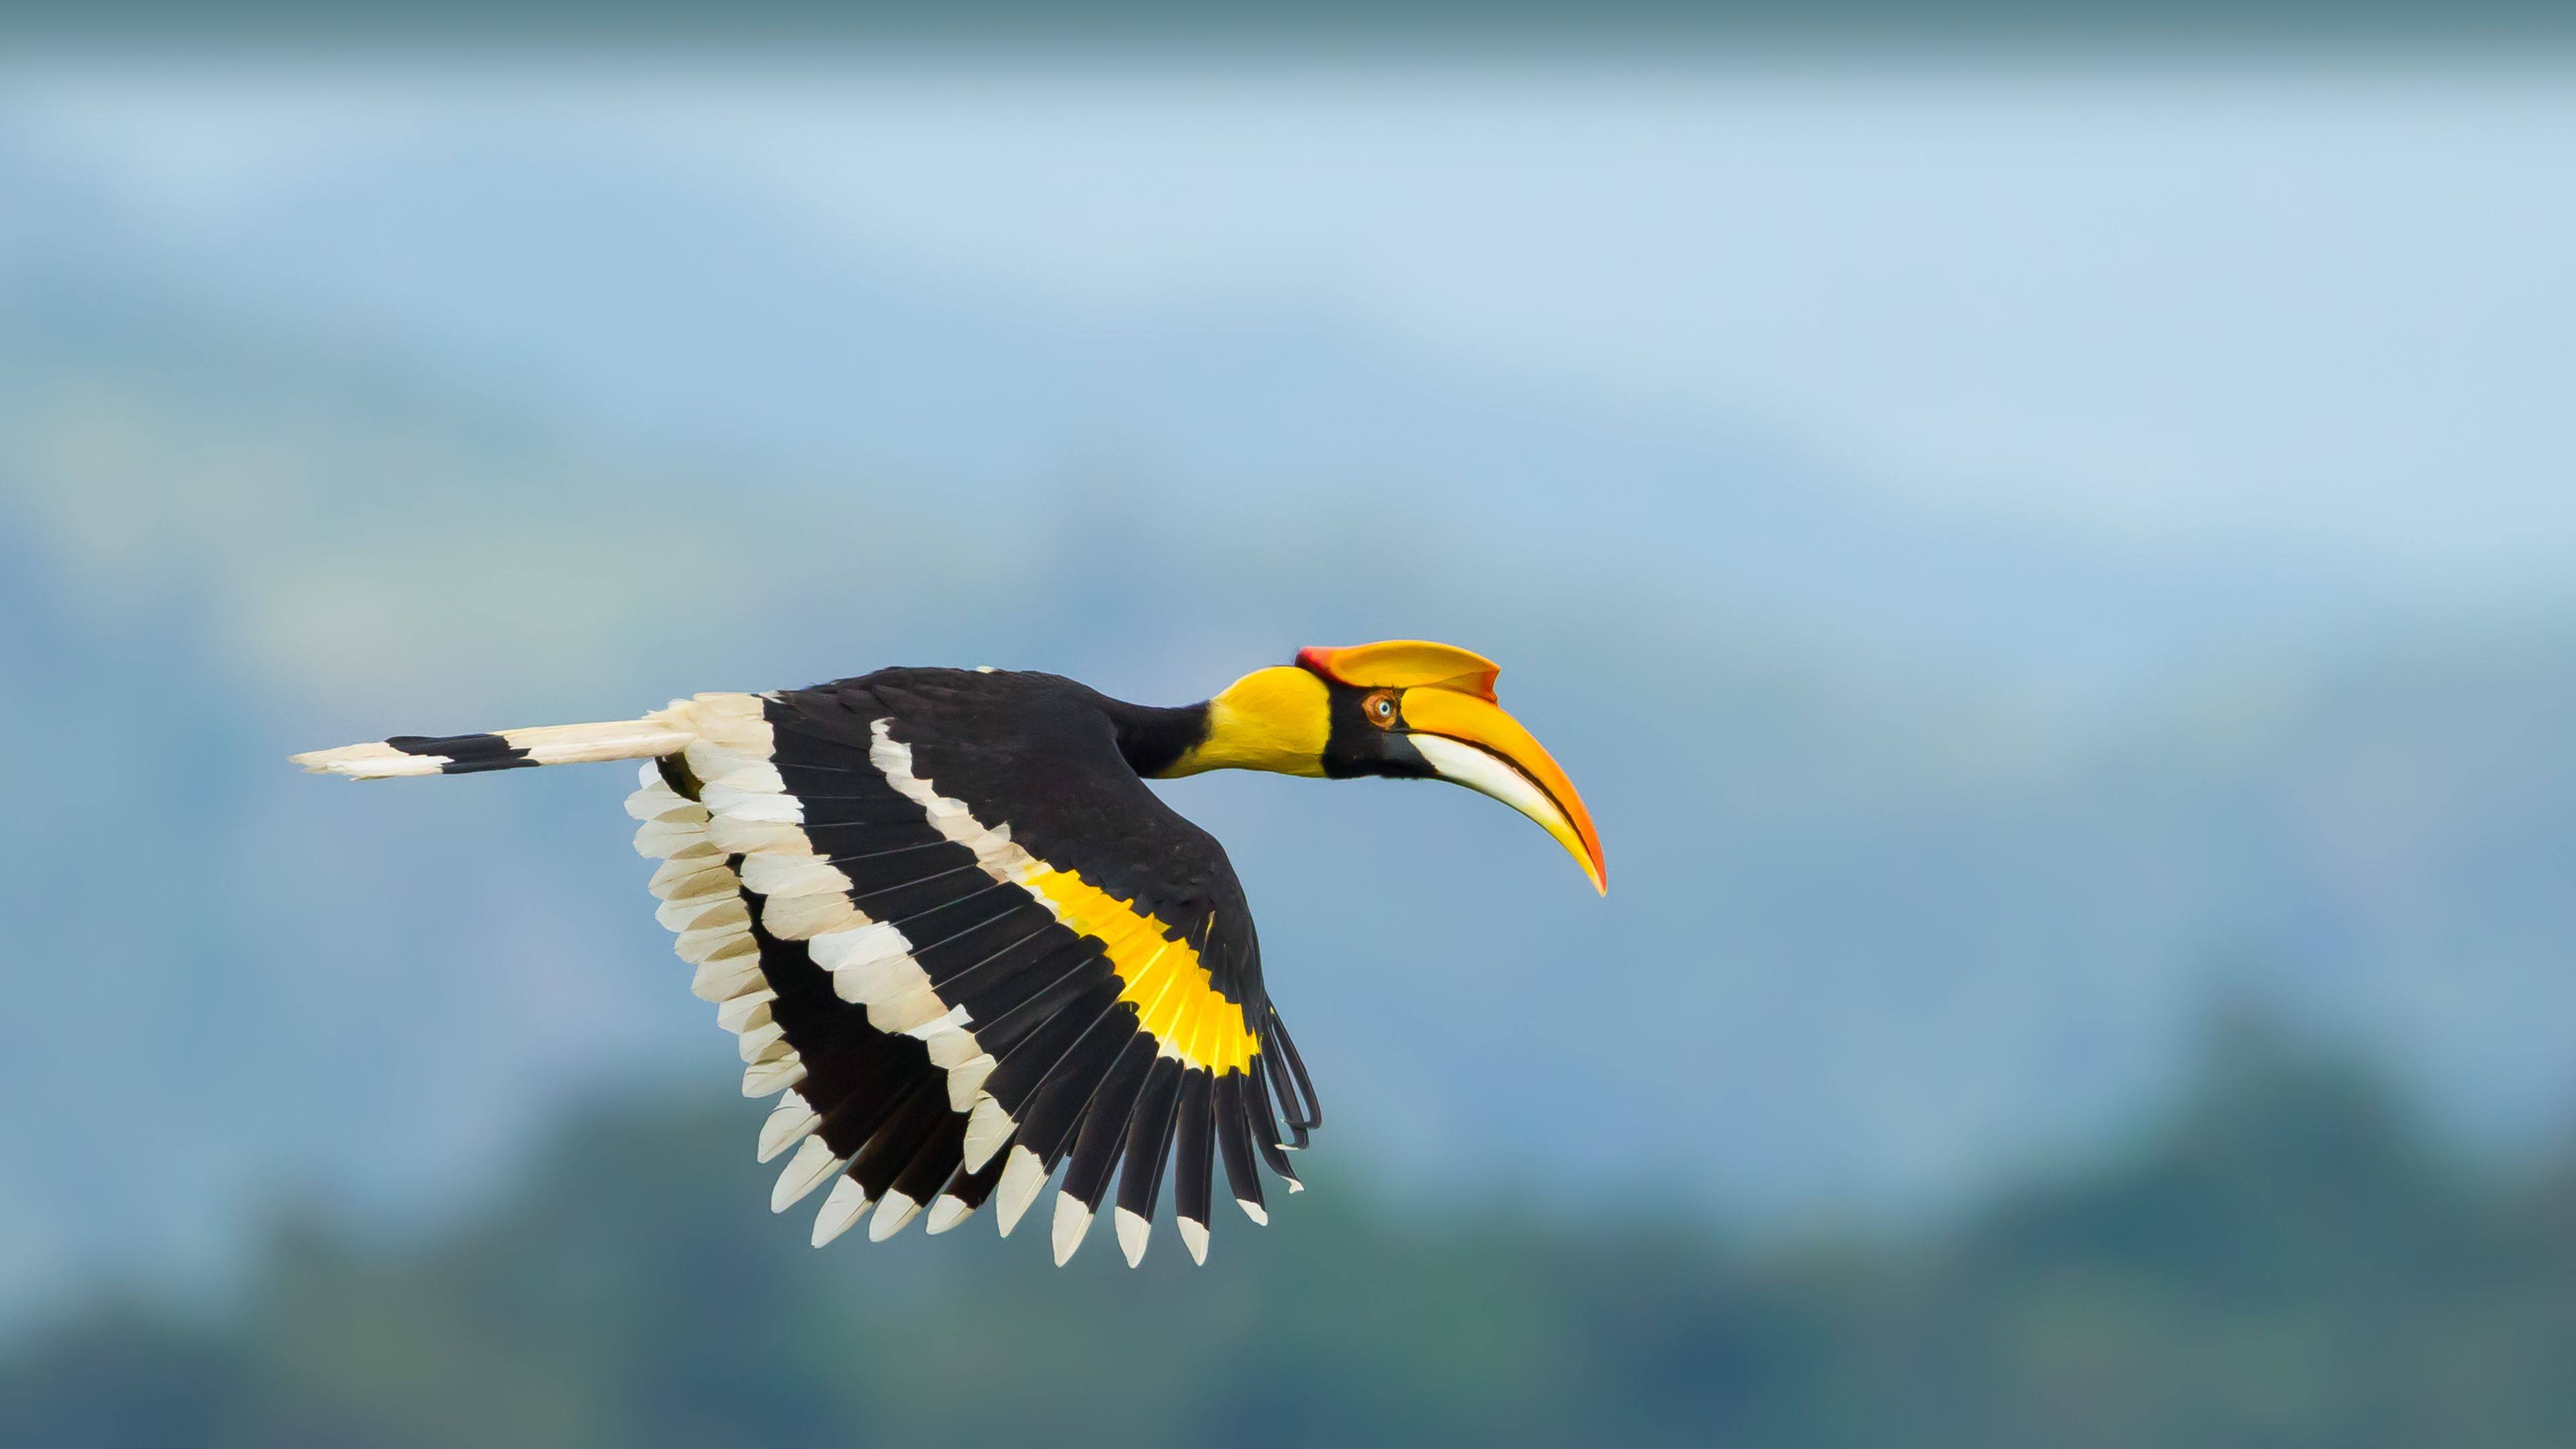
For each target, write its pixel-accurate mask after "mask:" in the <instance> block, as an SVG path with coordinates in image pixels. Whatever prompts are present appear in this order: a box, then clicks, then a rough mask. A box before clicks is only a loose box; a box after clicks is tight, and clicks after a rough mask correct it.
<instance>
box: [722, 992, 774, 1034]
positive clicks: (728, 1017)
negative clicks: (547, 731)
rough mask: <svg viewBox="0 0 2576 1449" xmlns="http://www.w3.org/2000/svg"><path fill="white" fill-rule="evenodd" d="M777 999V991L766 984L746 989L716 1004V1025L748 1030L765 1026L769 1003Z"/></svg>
mask: <svg viewBox="0 0 2576 1449" xmlns="http://www.w3.org/2000/svg"><path fill="white" fill-rule="evenodd" d="M777 999H778V993H777V992H775V991H772V990H770V989H769V988H768V987H766V986H763V987H761V988H760V989H759V990H757V991H746V992H744V993H743V994H742V995H740V996H737V997H735V998H734V999H733V1000H731V1001H727V1002H721V1003H719V1004H718V1005H717V1007H716V1025H718V1026H720V1027H723V1028H724V1029H725V1030H727V1031H749V1030H751V1029H752V1028H753V1027H757V1026H767V1025H769V1021H770V1016H769V1003H771V1002H773V1001H776V1000H777Z"/></svg>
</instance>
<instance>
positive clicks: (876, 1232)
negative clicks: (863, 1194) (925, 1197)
mask: <svg viewBox="0 0 2576 1449" xmlns="http://www.w3.org/2000/svg"><path fill="white" fill-rule="evenodd" d="M920 1211H921V1204H919V1203H917V1202H914V1201H913V1200H912V1199H911V1198H908V1197H905V1196H904V1195H903V1194H902V1193H899V1192H889V1193H887V1194H886V1195H885V1200H884V1201H883V1202H880V1203H878V1204H877V1212H876V1216H874V1217H872V1218H870V1219H868V1241H869V1242H871V1243H882V1242H884V1241H885V1240H886V1239H888V1238H891V1237H893V1236H894V1235H895V1234H897V1233H899V1232H902V1231H903V1225H904V1224H906V1223H908V1222H911V1221H912V1218H913V1214H915V1213H917V1212H920Z"/></svg>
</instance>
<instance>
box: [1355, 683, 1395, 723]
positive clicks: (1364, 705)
mask: <svg viewBox="0 0 2576 1449" xmlns="http://www.w3.org/2000/svg"><path fill="white" fill-rule="evenodd" d="M1360 712H1361V713H1362V714H1365V715H1367V716H1368V722H1369V723H1370V724H1373V725H1376V726H1377V727H1378V728H1379V729H1387V728H1390V727H1392V726H1393V725H1394V724H1395V691H1393V690H1391V689H1381V690H1379V691H1377V692H1376V693H1375V694H1372V695H1370V696H1369V697H1368V698H1366V699H1363V700H1361V701H1360Z"/></svg>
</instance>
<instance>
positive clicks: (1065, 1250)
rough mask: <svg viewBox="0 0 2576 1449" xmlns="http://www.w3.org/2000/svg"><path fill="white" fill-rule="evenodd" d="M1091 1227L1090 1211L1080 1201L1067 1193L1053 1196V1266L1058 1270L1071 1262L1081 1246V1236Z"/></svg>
mask: <svg viewBox="0 0 2576 1449" xmlns="http://www.w3.org/2000/svg"><path fill="white" fill-rule="evenodd" d="M1090 1227H1091V1209H1089V1208H1087V1207H1084V1206H1083V1205H1082V1199H1080V1198H1078V1197H1075V1196H1074V1195H1073V1194H1072V1193H1069V1192H1058V1193H1057V1194H1056V1195H1055V1265H1056V1266H1057V1267H1059V1268H1061V1267H1063V1266H1064V1265H1065V1264H1067V1263H1070V1262H1072V1261H1073V1253H1074V1250H1075V1249H1076V1248H1079V1247H1081V1246H1082V1235H1083V1234H1084V1233H1085V1232H1087V1231H1089V1230H1090Z"/></svg>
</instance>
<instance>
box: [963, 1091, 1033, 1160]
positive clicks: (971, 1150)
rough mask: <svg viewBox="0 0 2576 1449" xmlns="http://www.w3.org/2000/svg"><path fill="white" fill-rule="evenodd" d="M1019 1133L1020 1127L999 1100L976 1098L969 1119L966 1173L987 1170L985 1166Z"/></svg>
mask: <svg viewBox="0 0 2576 1449" xmlns="http://www.w3.org/2000/svg"><path fill="white" fill-rule="evenodd" d="M1019 1130H1020V1124H1019V1123H1017V1122H1014V1121H1012V1120H1011V1114H1010V1113H1008V1112H1005V1111H1003V1110H1002V1103H1001V1101H1000V1099H999V1098H995V1097H978V1098H976V1099H975V1110H974V1112H973V1113H972V1114H971V1115H970V1116H968V1117H967V1119H966V1159H965V1160H966V1170H967V1171H968V1172H981V1171H983V1170H984V1164H985V1163H987V1162H990V1161H992V1160H993V1154H994V1153H996V1152H999V1151H1001V1150H1002V1144H1003V1143H1005V1142H1008V1141H1010V1140H1011V1134H1012V1133H1014V1132H1017V1131H1019Z"/></svg>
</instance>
